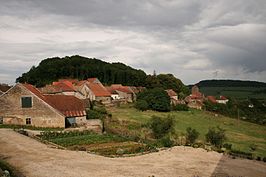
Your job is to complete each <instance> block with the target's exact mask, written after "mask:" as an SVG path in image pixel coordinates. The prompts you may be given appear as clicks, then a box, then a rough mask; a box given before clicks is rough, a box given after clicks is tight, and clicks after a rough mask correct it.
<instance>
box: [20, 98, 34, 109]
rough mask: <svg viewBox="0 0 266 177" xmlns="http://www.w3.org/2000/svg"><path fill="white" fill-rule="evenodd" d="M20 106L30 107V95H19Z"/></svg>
mask: <svg viewBox="0 0 266 177" xmlns="http://www.w3.org/2000/svg"><path fill="white" fill-rule="evenodd" d="M21 107H22V108H31V107H32V97H21Z"/></svg>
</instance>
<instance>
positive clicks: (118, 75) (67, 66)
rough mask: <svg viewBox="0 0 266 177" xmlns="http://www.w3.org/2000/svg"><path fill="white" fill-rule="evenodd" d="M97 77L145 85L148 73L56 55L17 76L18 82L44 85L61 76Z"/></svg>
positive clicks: (117, 65)
mask: <svg viewBox="0 0 266 177" xmlns="http://www.w3.org/2000/svg"><path fill="white" fill-rule="evenodd" d="M89 77H97V78H98V79H99V80H100V81H101V82H102V83H105V84H113V83H119V84H124V85H136V86H144V85H145V79H146V74H145V72H144V71H142V70H136V69H133V68H131V67H129V66H126V65H124V64H122V63H112V64H111V63H107V62H103V61H101V60H98V59H94V58H93V59H92V58H86V57H82V56H78V55H75V56H71V57H68V56H66V57H63V58H59V57H54V58H48V59H45V60H43V61H42V62H41V63H40V64H39V66H37V67H35V66H33V67H32V68H31V69H30V71H28V72H26V73H23V74H22V76H21V77H18V78H17V80H16V81H17V82H22V83H23V82H27V83H30V84H33V85H36V86H43V85H45V84H49V83H51V82H53V81H56V80H58V79H60V78H77V79H79V80H82V79H87V78H89Z"/></svg>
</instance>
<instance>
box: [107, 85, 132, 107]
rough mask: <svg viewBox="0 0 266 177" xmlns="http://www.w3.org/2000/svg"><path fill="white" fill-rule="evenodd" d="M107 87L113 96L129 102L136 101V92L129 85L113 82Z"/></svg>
mask: <svg viewBox="0 0 266 177" xmlns="http://www.w3.org/2000/svg"><path fill="white" fill-rule="evenodd" d="M106 89H107V90H108V91H109V92H110V93H111V94H112V97H113V98H116V99H122V100H126V101H127V102H128V103H132V102H134V101H136V94H135V92H134V91H133V90H132V89H131V87H129V86H123V85H121V84H112V85H111V86H109V87H106ZM117 95H118V96H117Z"/></svg>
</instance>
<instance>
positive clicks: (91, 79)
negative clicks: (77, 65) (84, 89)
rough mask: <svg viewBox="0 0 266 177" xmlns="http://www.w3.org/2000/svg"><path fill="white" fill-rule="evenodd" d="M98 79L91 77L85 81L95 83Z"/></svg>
mask: <svg viewBox="0 0 266 177" xmlns="http://www.w3.org/2000/svg"><path fill="white" fill-rule="evenodd" d="M97 80H98V79H97V78H96V77H93V78H88V79H87V81H89V82H95V81H97Z"/></svg>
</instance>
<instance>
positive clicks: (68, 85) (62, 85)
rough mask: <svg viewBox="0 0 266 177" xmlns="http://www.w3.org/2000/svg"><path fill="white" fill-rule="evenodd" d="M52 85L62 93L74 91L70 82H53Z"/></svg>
mask: <svg viewBox="0 0 266 177" xmlns="http://www.w3.org/2000/svg"><path fill="white" fill-rule="evenodd" d="M53 85H54V86H57V87H58V88H59V90H61V91H63V92H69V91H70V92H72V91H75V88H74V86H73V84H72V83H71V82H70V81H63V82H53Z"/></svg>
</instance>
